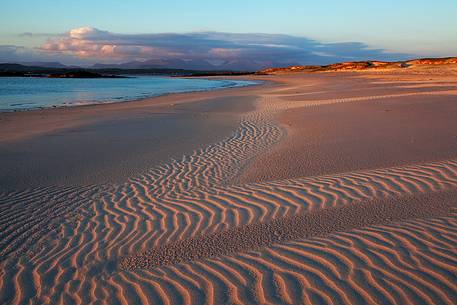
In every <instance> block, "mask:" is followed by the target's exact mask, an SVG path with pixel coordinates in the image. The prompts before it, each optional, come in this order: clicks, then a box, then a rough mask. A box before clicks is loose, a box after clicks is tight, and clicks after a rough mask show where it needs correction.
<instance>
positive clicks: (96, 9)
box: [0, 0, 457, 66]
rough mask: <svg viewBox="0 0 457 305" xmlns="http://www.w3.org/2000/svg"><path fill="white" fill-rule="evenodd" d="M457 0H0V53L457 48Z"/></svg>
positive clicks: (262, 54)
mask: <svg viewBox="0 0 457 305" xmlns="http://www.w3.org/2000/svg"><path fill="white" fill-rule="evenodd" d="M455 16H457V1H456V0H435V1H424V0H416V1H412V0H402V1H398V0H395V1H394V0H383V1H373V0H364V1H363V0H345V1H341V0H339V1H337V0H327V1H325V0H321V1H306V0H301V1H299V0H282V1H278V0H275V1H270V0H262V1H256V0H251V1H247V0H244V1H241V0H231V1H216V0H212V1H206V0H192V1H190V0H186V1H184V0H181V1H177V0H167V1H163V0H159V1H156V0H136V1H135V0H130V1H125V0H111V1H107V0H97V1H94V0H91V1H89V0H79V1H75V0H72V1H68V0H36V1H30V0H28V1H26V0H0V61H1V62H5V61H8V62H12V61H15V62H23V61H61V62H64V63H66V64H89V63H94V62H103V63H111V62H112V63H114V62H115V63H119V62H126V61H134V60H140V61H145V60H155V61H157V60H165V61H167V60H168V61H170V60H178V59H179V60H184V61H186V62H189V61H206V62H210V63H211V64H221V63H224V62H225V63H226V62H229V61H230V62H233V63H235V65H242V64H243V62H244V64H246V65H249V64H252V65H254V66H255V65H256V64H257V65H258V66H262V65H281V64H295V63H297V64H311V63H316V64H320V63H326V62H332V61H339V60H350V59H354V60H363V59H386V60H395V59H404V58H412V57H443V56H456V55H457V18H456V17H455Z"/></svg>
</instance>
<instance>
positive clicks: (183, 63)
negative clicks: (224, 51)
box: [91, 59, 239, 71]
mask: <svg viewBox="0 0 457 305" xmlns="http://www.w3.org/2000/svg"><path fill="white" fill-rule="evenodd" d="M91 68H92V69H164V68H166V69H182V70H201V71H211V70H220V67H218V66H216V65H212V64H210V63H209V62H207V61H205V60H189V61H188V60H181V59H164V60H160V59H151V60H146V61H131V62H126V63H120V64H95V65H93V66H92V67H91ZM237 70H239V69H237Z"/></svg>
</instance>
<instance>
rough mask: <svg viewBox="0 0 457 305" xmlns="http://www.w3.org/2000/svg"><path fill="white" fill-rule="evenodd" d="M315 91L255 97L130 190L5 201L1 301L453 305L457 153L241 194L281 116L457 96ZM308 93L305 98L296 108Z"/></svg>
mask: <svg viewBox="0 0 457 305" xmlns="http://www.w3.org/2000/svg"><path fill="white" fill-rule="evenodd" d="M339 81H340V85H341V84H344V83H345V82H346V80H344V79H343V80H339ZM365 81H366V80H365ZM378 81H379V80H378ZM416 81H417V80H416ZM321 82H322V79H320V78H316V79H311V80H310V82H309V83H306V82H303V79H290V80H288V81H287V82H286V83H285V84H283V85H281V86H278V87H268V88H263V89H261V90H260V89H259V91H258V92H255V93H256V94H257V95H258V96H259V99H258V101H257V105H256V109H255V110H252V111H249V112H247V113H246V114H244V116H243V117H242V119H241V121H240V125H239V127H238V129H236V130H235V131H234V132H233V133H232V135H231V136H230V137H227V138H224V139H222V140H221V141H219V142H216V143H214V144H212V145H209V146H207V147H204V148H201V149H197V150H195V151H194V152H193V153H192V154H189V155H185V156H183V157H182V158H179V159H174V160H170V161H169V162H167V163H164V164H162V165H161V166H158V167H156V168H152V169H150V170H146V171H145V172H143V173H139V174H138V175H136V176H134V177H132V178H130V179H128V181H126V182H125V183H119V184H105V185H87V186H74V187H67V188H63V187H53V186H50V187H46V188H36V189H30V190H24V191H17V192H8V193H1V194H0V255H1V264H0V300H1V301H2V302H3V303H6V304H30V303H31V304H455V303H457V289H456V285H455V284H456V283H457V276H456V274H457V256H456V253H457V248H456V245H457V221H456V219H457V193H456V192H457V152H455V158H446V159H442V160H438V161H427V162H419V163H414V164H404V165H401V166H390V167H382V168H375V169H363V170H352V171H348V172H341V173H331V174H326V175H316V176H308V177H300V178H290V179H279V180H272V181H257V182H255V181H251V182H250V183H241V182H240V176H241V175H242V173H243V172H244V171H246V170H247V169H248V168H249V167H252V166H253V164H255V162H254V161H255V160H258V158H259V156H261V155H264V154H265V153H266V152H267V151H268V150H270V149H271V148H273V147H275V146H277V145H278V143H281V142H282V141H284V140H285V139H286V138H287V137H289V134H288V133H290V130H288V129H286V128H284V127H283V126H281V125H279V124H278V123H277V121H276V116H277V114H278V113H281V112H283V111H286V110H288V111H290V110H292V111H296V110H297V109H302V110H303V109H306V108H307V107H320V106H321V105H334V104H351V105H352V104H357V103H374V102H379V101H381V100H391V99H398V98H400V99H401V98H407V97H410V96H417V97H420V98H423V99H427V98H428V97H430V96H433V97H436V96H445V97H449V98H455V96H456V95H457V91H456V90H455V88H452V86H451V87H446V88H438V89H437V88H434V89H433V90H428V89H424V88H422V87H420V88H419V87H417V88H416V87H414V88H408V90H411V91H410V92H401V93H399V92H394V93H393V92H392V90H391V91H389V90H387V89H386V94H382V95H373V94H371V95H370V94H367V95H365V96H364V95H363V94H360V93H359V94H357V95H356V94H354V95H353V96H352V97H351V96H348V97H341V98H329V97H328V96H326V94H323V96H321V97H320V98H319V95H320V94H319V93H315V92H319V91H325V92H328V90H330V89H329V88H325V87H323V86H322V84H321ZM399 83H401V82H399ZM301 84H303V85H301ZM369 85H372V84H371V83H370V82H367V86H369ZM338 86H339V85H338ZM388 86H392V85H391V84H388ZM322 89H324V90H322ZM414 90H417V91H414ZM424 90H425V91H424ZM307 92H308V93H309V92H314V93H313V94H310V97H309V98H303V97H301V98H296V100H291V99H290V98H291V97H297V96H303V94H306V93H307ZM348 94H349V93H348ZM454 127H455V126H450V128H454ZM437 136H439V135H437ZM335 162H338V160H335ZM263 166H264V167H269V166H270V165H269V164H267V163H265V164H263ZM291 176H292V175H291Z"/></svg>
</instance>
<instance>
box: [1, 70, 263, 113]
mask: <svg viewBox="0 0 457 305" xmlns="http://www.w3.org/2000/svg"><path fill="white" fill-rule="evenodd" d="M151 77H157V78H170V79H194V78H197V79H202V80H211V79H214V80H219V79H220V80H232V78H231V77H230V76H229V77H228V78H222V77H220V76H215V77H210V76H207V77H190V76H185V77H172V76H151ZM233 77H236V76H233ZM241 77H246V76H245V75H243V76H240V78H241ZM233 80H234V81H241V82H250V81H252V80H245V79H233ZM259 85H262V83H261V82H260V83H253V84H234V85H229V84H228V85H224V86H220V87H214V88H208V89H195V90H190V91H184V92H168V93H159V94H151V95H148V96H145V97H141V98H137V97H132V98H129V99H125V100H123V99H122V100H121V99H119V100H118V101H115V100H113V99H111V100H106V101H98V102H96V101H85V102H80V103H78V102H75V103H73V104H71V103H70V104H61V105H50V106H48V107H44V106H37V107H32V108H21V109H10V110H9V109H0V114H2V113H11V112H13V113H16V112H25V111H36V110H47V109H61V108H72V107H81V106H91V105H107V104H115V103H130V102H136V101H142V100H148V99H153V98H157V97H162V96H168V95H173V94H187V93H199V92H202V93H204V92H211V91H218V90H226V89H237V88H245V87H253V86H259ZM21 104H29V103H17V104H14V105H21Z"/></svg>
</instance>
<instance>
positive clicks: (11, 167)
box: [0, 96, 256, 190]
mask: <svg viewBox="0 0 457 305" xmlns="http://www.w3.org/2000/svg"><path fill="white" fill-rule="evenodd" d="M255 99H256V97H255V96H244V97H238V98H236V99H233V98H224V97H223V98H214V99H208V100H203V101H197V102H195V103H191V104H189V105H174V106H170V107H167V108H166V109H163V108H158V107H150V108H152V110H148V111H144V112H136V113H132V114H129V113H126V114H122V115H114V116H111V117H109V116H107V115H106V114H105V116H106V117H105V118H102V119H100V120H99V122H95V121H92V120H91V119H86V120H87V121H85V122H81V123H79V124H78V125H79V126H74V127H70V126H68V127H64V128H62V129H59V130H56V131H54V132H49V133H46V134H42V135H36V136H32V137H28V138H27V137H25V138H22V139H17V140H9V141H0V167H1V168H2V171H1V173H0V185H2V188H3V189H4V190H20V189H27V188H34V187H43V186H52V185H59V186H72V185H87V184H103V183H115V182H123V181H125V180H126V179H128V178H129V177H132V176H134V175H135V174H138V173H142V172H144V171H145V169H149V168H153V167H154V166H157V165H159V164H161V163H164V162H166V161H169V160H170V159H172V158H179V157H181V156H182V155H185V154H190V153H192V151H193V150H195V149H198V148H200V147H204V146H206V145H209V144H211V143H213V142H216V141H217V140H219V139H222V138H224V137H228V136H229V135H230V134H231V132H232V131H233V130H234V129H235V128H236V127H237V126H238V124H239V120H240V118H239V116H240V114H242V113H244V112H245V111H248V110H249V109H253V103H254V101H255ZM228 105H230V107H228ZM154 108H158V109H157V110H156V109H154ZM154 110H155V111H154ZM69 111H70V110H67V109H65V110H63V112H69ZM43 112H46V111H43ZM48 112H51V113H47V114H44V117H46V115H48V116H52V115H54V113H52V111H48ZM24 114H27V113H24ZM57 115H58V114H57ZM49 119H50V120H52V119H53V117H51V118H49ZM43 120H46V118H43ZM32 128H33V127H32Z"/></svg>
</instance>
